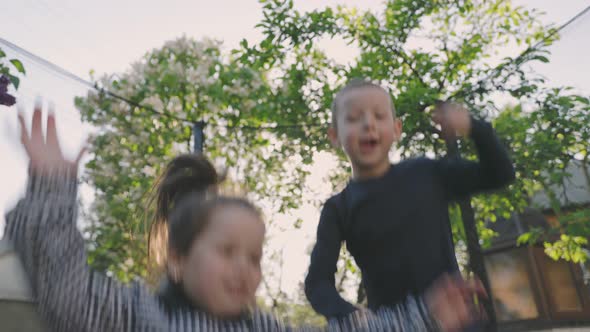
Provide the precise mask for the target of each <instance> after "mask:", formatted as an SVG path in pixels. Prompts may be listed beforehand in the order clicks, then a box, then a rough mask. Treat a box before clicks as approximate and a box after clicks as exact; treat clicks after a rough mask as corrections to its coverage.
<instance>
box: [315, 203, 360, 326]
mask: <svg viewBox="0 0 590 332" xmlns="http://www.w3.org/2000/svg"><path fill="white" fill-rule="evenodd" d="M341 246H342V235H341V232H340V227H339V226H338V212H337V210H336V207H335V206H334V202H333V201H332V200H328V201H327V202H326V204H325V205H324V208H323V209H322V213H321V216H320V222H319V225H318V230H317V241H316V244H315V246H314V248H313V251H312V253H311V264H310V266H309V272H308V274H307V277H306V278H305V295H306V296H307V299H308V300H309V302H310V303H311V306H312V307H313V309H314V310H315V311H317V312H318V313H319V314H321V315H324V316H326V317H328V318H331V317H340V316H344V315H348V314H350V313H352V312H354V311H355V310H356V308H355V306H353V305H352V304H350V303H348V302H346V301H345V300H344V299H343V298H342V297H341V296H340V294H339V293H338V290H336V283H335V278H334V275H335V274H336V270H337V266H336V264H337V263H338V257H339V255H340V248H341Z"/></svg>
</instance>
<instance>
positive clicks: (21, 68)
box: [10, 59, 25, 74]
mask: <svg viewBox="0 0 590 332" xmlns="http://www.w3.org/2000/svg"><path fill="white" fill-rule="evenodd" d="M10 63H12V65H13V66H14V68H16V70H18V72H19V73H22V74H25V66H23V63H22V62H21V61H20V60H18V59H11V60H10Z"/></svg>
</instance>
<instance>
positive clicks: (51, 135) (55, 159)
mask: <svg viewBox="0 0 590 332" xmlns="http://www.w3.org/2000/svg"><path fill="white" fill-rule="evenodd" d="M42 114H43V113H42V109H41V105H40V104H39V103H38V104H37V105H36V106H35V110H34V112H33V124H32V126H31V132H30V133H29V132H28V130H27V126H26V124H25V119H24V115H23V114H22V113H19V115H18V119H19V122H20V128H21V142H22V144H23V146H24V148H25V151H26V152H27V155H28V156H29V159H30V164H31V170H32V171H33V172H34V173H35V174H37V175H44V174H51V173H52V172H55V171H58V170H59V171H62V170H64V171H68V173H69V174H71V175H73V176H75V175H76V173H77V170H78V163H79V162H80V159H81V158H82V156H83V155H84V152H85V150H86V149H85V148H84V149H81V150H80V152H79V153H78V157H77V158H76V159H75V160H73V161H71V160H66V159H65V158H64V156H63V153H62V151H61V148H60V146H59V141H58V138H57V129H56V126H55V112H54V111H53V110H52V109H50V110H49V115H48V116H47V135H46V137H45V138H44V137H43V129H42V123H43V121H42V120H43V118H42V116H43V115H42Z"/></svg>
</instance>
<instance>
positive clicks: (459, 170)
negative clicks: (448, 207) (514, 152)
mask: <svg viewBox="0 0 590 332" xmlns="http://www.w3.org/2000/svg"><path fill="white" fill-rule="evenodd" d="M470 119H471V120H470V136H471V138H472V139H473V142H474V143H475V147H476V150H477V155H478V159H479V161H477V162H474V161H468V160H464V159H461V158H443V159H440V160H438V161H437V162H436V164H437V169H438V172H439V175H440V176H441V178H442V181H443V183H444V186H445V189H446V191H447V193H448V194H449V196H450V199H459V198H463V197H466V196H469V195H472V194H475V193H478V192H482V191H487V190H493V189H500V188H502V187H505V186H507V185H508V184H510V182H512V181H513V180H514V177H515V174H514V167H513V165H512V162H511V160H510V157H509V156H508V153H507V151H506V149H505V148H504V147H503V146H502V143H501V142H500V141H499V140H498V137H497V136H496V134H495V133H494V129H493V128H492V126H491V125H490V124H489V123H487V122H485V121H482V120H477V119H475V118H473V117H470Z"/></svg>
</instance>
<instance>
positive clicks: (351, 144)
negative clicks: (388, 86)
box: [329, 86, 401, 174]
mask: <svg viewBox="0 0 590 332" xmlns="http://www.w3.org/2000/svg"><path fill="white" fill-rule="evenodd" d="M391 107H392V106H391V102H390V99H389V96H388V95H387V94H386V92H385V91H383V90H380V89H378V88H376V87H371V86H367V87H359V88H356V89H353V90H350V91H348V92H346V93H345V94H344V95H342V96H341V98H340V101H339V105H338V112H337V114H336V119H335V121H336V123H335V125H336V127H335V128H334V127H332V128H330V131H329V136H330V139H331V140H332V143H333V144H334V145H336V146H341V147H342V148H343V149H344V152H345V153H346V154H347V155H348V158H349V159H350V161H351V163H352V167H353V170H354V171H355V172H363V173H366V174H371V173H372V172H373V171H374V170H378V169H388V168H389V163H390V161H389V150H390V149H391V146H392V144H393V143H394V142H395V141H397V140H398V139H399V137H400V134H401V122H400V121H399V119H394V116H393V110H392V109H391Z"/></svg>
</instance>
